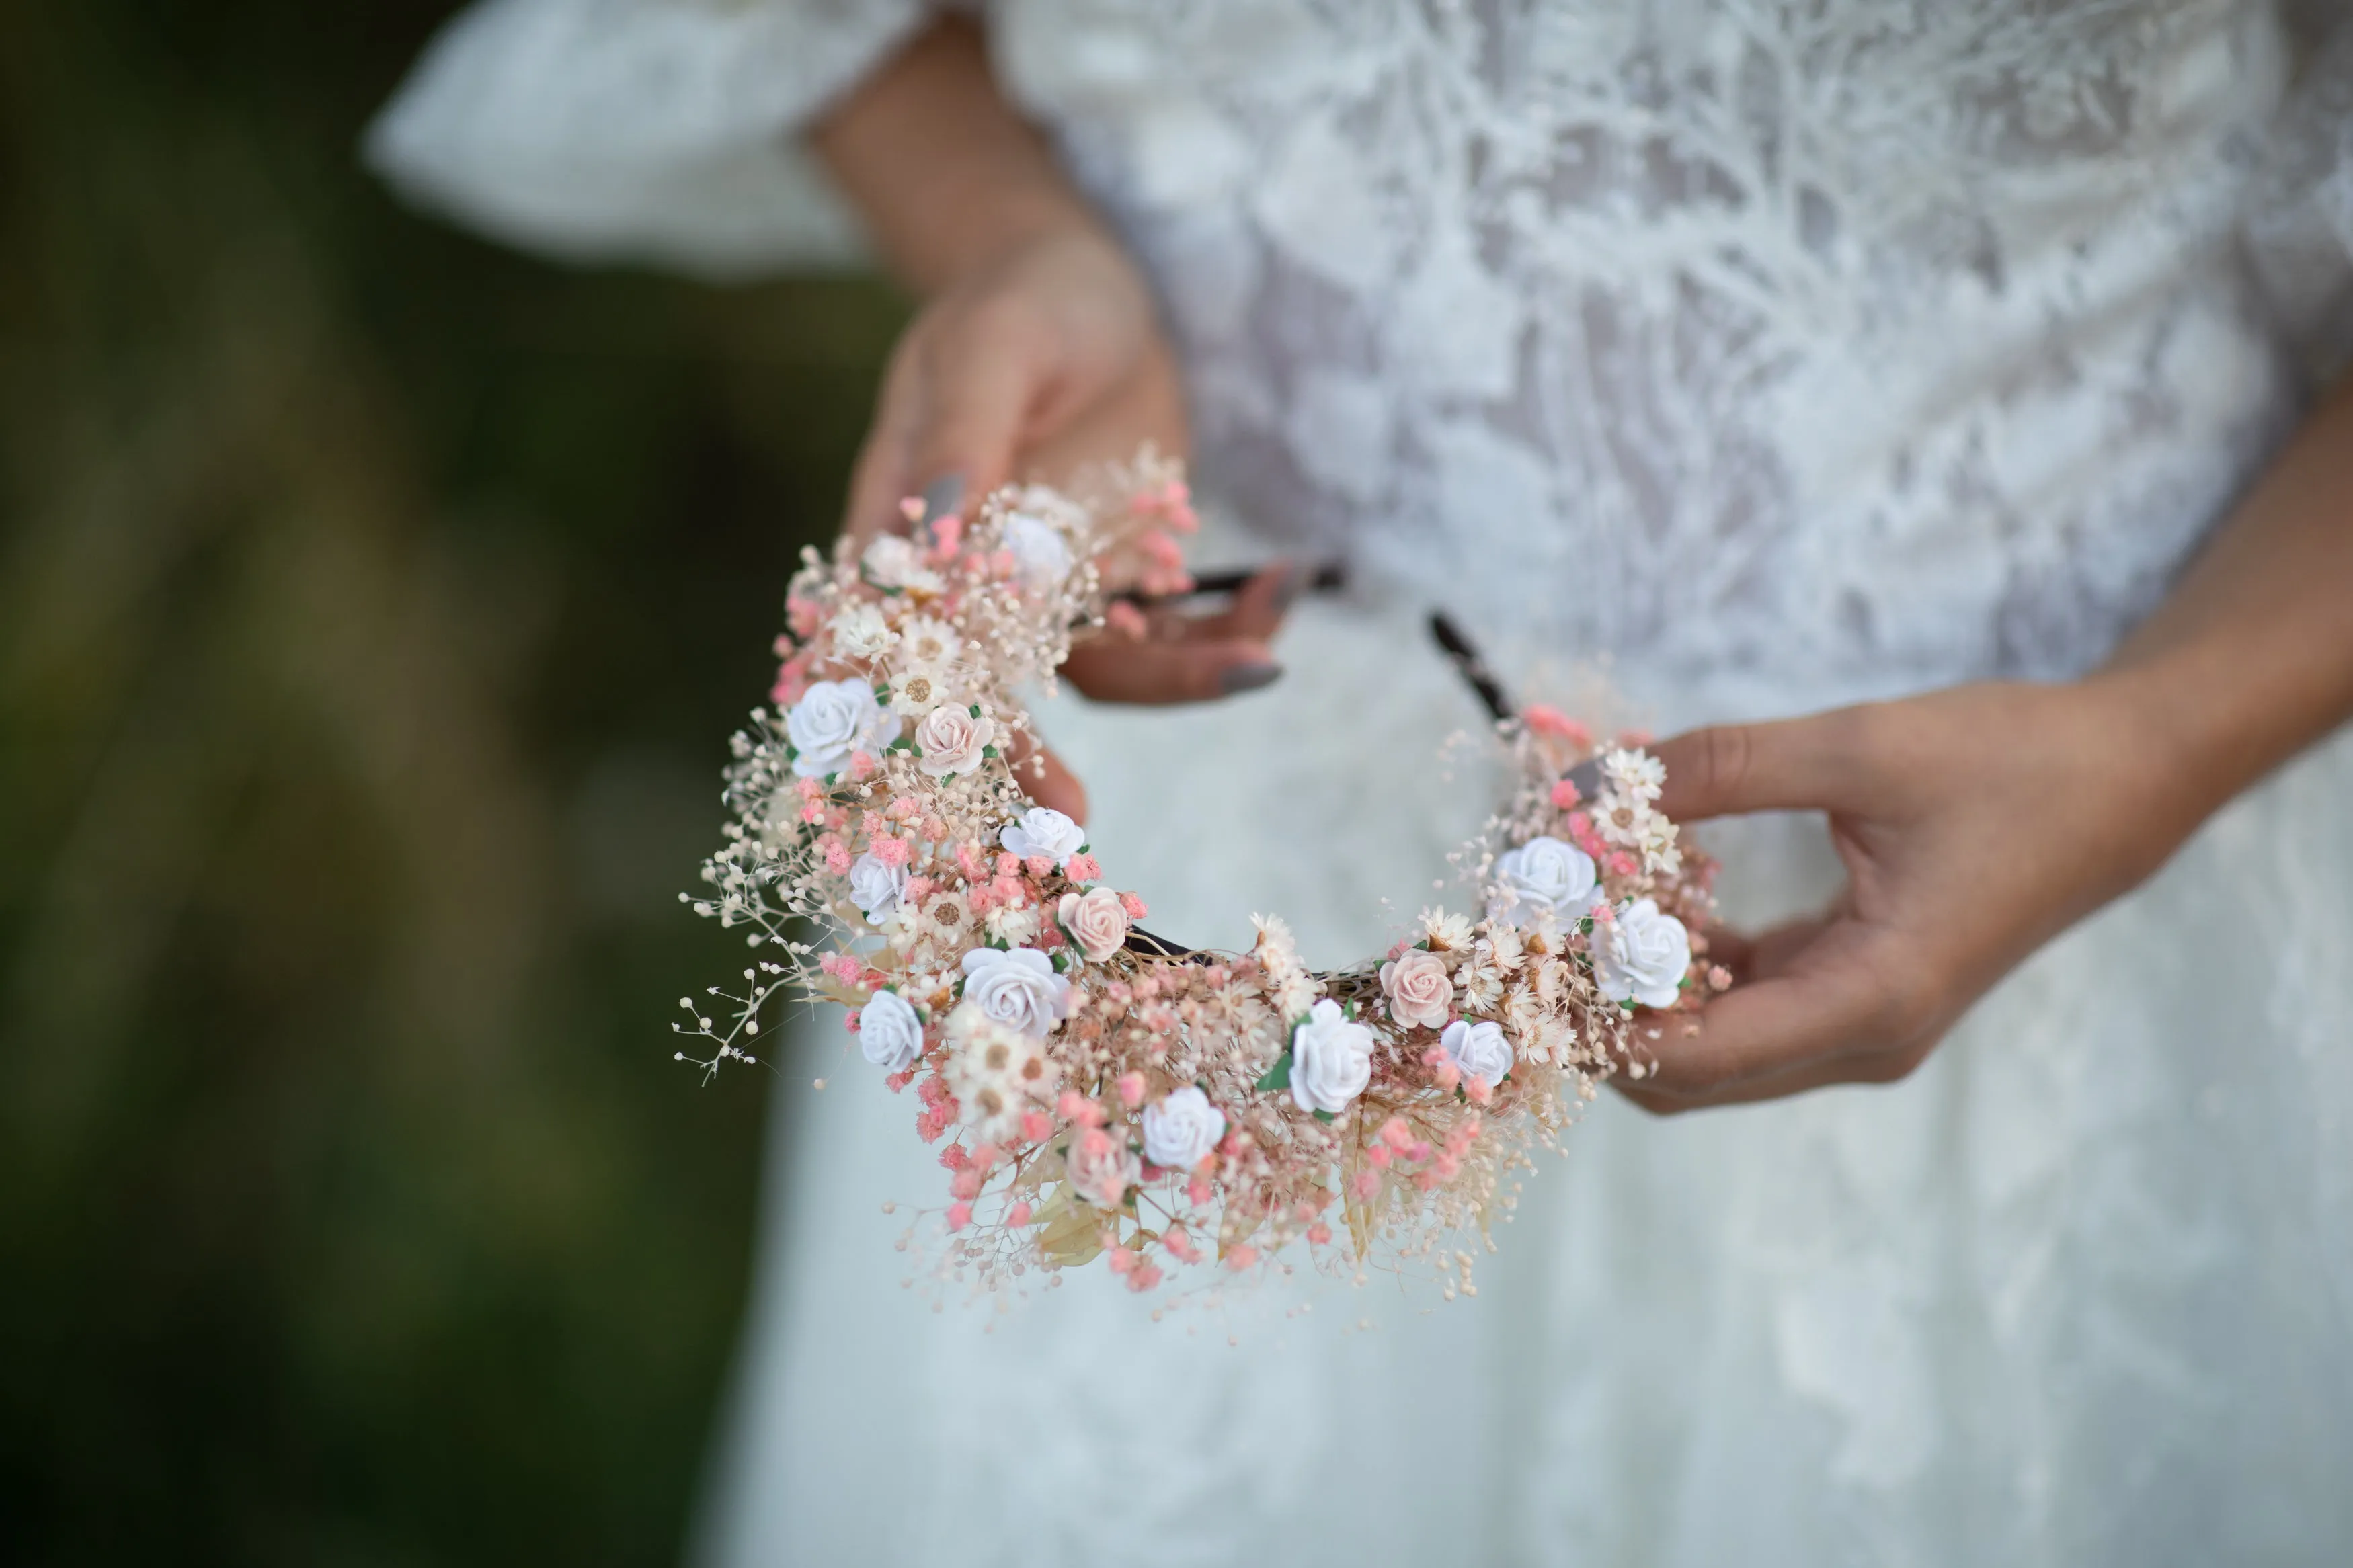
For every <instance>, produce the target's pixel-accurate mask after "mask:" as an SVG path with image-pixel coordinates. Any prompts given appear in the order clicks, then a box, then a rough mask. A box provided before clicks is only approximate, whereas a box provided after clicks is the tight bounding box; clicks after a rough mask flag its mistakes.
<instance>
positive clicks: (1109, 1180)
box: [1063, 1127, 1144, 1209]
mask: <svg viewBox="0 0 2353 1568" xmlns="http://www.w3.org/2000/svg"><path fill="white" fill-rule="evenodd" d="M1063 1163H1064V1165H1065V1166H1066V1167H1067V1168H1068V1169H1069V1171H1070V1175H1071V1186H1072V1187H1074V1188H1076V1189H1077V1191H1078V1194H1079V1196H1081V1197H1082V1198H1084V1199H1086V1200H1087V1202H1089V1203H1091V1204H1092V1205H1095V1207H1097V1208H1099V1209H1115V1208H1117V1207H1119V1204H1120V1200H1121V1199H1122V1198H1124V1197H1125V1196H1126V1195H1127V1189H1128V1188H1129V1187H1131V1186H1133V1185H1134V1184H1135V1180H1136V1178H1137V1177H1138V1176H1140V1175H1142V1174H1143V1173H1144V1170H1143V1166H1142V1165H1141V1164H1140V1163H1138V1162H1137V1160H1136V1158H1135V1155H1134V1152H1133V1151H1131V1150H1130V1149H1129V1148H1128V1146H1127V1141H1126V1139H1125V1138H1124V1137H1123V1136H1121V1135H1120V1134H1117V1133H1113V1132H1106V1131H1103V1129H1102V1128H1100V1127H1089V1128H1086V1129H1084V1130H1083V1131H1079V1132H1076V1133H1073V1134H1072V1135H1071V1152H1070V1153H1069V1155H1068V1156H1067V1157H1066V1158H1065V1159H1064V1161H1063Z"/></svg>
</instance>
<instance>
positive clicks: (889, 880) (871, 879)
mask: <svg viewBox="0 0 2353 1568" xmlns="http://www.w3.org/2000/svg"><path fill="white" fill-rule="evenodd" d="M906 889H907V868H905V867H904V866H893V865H891V864H889V863H888V862H886V861H885V860H884V859H883V858H882V857H881V856H880V855H877V854H875V853H874V852H873V851H872V850H871V849H870V850H868V851H867V852H866V853H865V854H863V855H860V857H859V858H857V860H856V861H855V862H854V863H852V865H851V866H850V868H849V896H850V898H851V899H853V900H856V901H857V904H858V907H859V909H860V910H862V911H863V912H864V913H865V916H866V919H867V920H868V921H869V922H870V923H872V924H876V925H880V924H881V921H882V917H883V916H884V915H887V914H889V913H890V912H891V911H892V910H895V909H897V908H898V907H899V895H900V894H902V893H903V892H905V891H906Z"/></svg>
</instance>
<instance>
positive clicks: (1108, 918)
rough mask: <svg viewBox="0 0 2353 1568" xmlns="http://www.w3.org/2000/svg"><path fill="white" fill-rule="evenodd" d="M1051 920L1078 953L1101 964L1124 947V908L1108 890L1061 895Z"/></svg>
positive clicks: (1125, 916)
mask: <svg viewBox="0 0 2353 1568" xmlns="http://www.w3.org/2000/svg"><path fill="white" fill-rule="evenodd" d="M1054 918H1055V919H1056V920H1058V921H1061V922H1062V929H1063V930H1064V931H1068V932H1070V933H1071V941H1072V942H1077V943H1078V944H1079V951H1080V952H1083V953H1085V954H1086V955H1087V957H1088V958H1089V959H1091V960H1092V961H1093V962H1094V963H1102V962H1103V960H1104V959H1106V958H1109V957H1110V956H1111V955H1112V954H1113V953H1114V952H1118V951H1119V950H1120V949H1121V948H1123V947H1124V946H1126V945H1127V905H1126V903H1125V902H1124V900H1122V899H1121V898H1120V896H1119V895H1118V894H1117V893H1115V892H1113V891H1112V890H1111V889H1109V888H1089V889H1087V890H1086V891H1085V892H1083V893H1064V894H1063V895H1062V898H1061V901H1060V903H1058V904H1056V905H1055V906H1054Z"/></svg>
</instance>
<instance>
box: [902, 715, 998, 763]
mask: <svg viewBox="0 0 2353 1568" xmlns="http://www.w3.org/2000/svg"><path fill="white" fill-rule="evenodd" d="M996 739H997V726H996V725H995V724H994V723H992V722H991V721H988V720H987V719H982V718H977V717H976V716H975V715H974V714H973V712H972V710H970V709H968V708H934V709H933V710H931V711H930V712H929V713H926V714H924V715H923V722H922V723H920V724H918V725H916V726H915V745H916V747H917V748H918V749H919V750H920V751H921V752H923V771H924V772H925V773H929V774H931V775H932V776H933V777H934V778H935V779H936V778H944V777H945V776H946V775H947V774H949V773H970V772H972V771H973V770H974V769H975V768H977V767H978V766H980V763H981V752H983V751H984V750H985V749H986V748H987V746H988V745H989V743H990V742H993V741H995V740H996Z"/></svg>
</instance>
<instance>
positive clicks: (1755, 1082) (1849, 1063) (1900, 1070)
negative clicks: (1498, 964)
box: [1610, 1041, 1934, 1116]
mask: <svg viewBox="0 0 2353 1568" xmlns="http://www.w3.org/2000/svg"><path fill="white" fill-rule="evenodd" d="M1933 1044H1934V1042H1933V1041H1931V1042H1922V1043H1915V1044H1914V1045H1911V1046H1908V1047H1904V1048H1902V1049H1898V1050H1886V1051H1867V1052H1860V1053H1856V1054H1853V1055H1850V1056H1842V1057H1836V1058H1831V1059H1828V1060H1825V1061H1820V1062H1813V1063H1810V1064H1808V1065H1806V1066H1804V1067H1799V1068H1790V1069H1789V1070H1788V1071H1786V1072H1779V1073H1772V1074H1767V1076H1765V1077H1763V1078H1756V1079H1744V1080H1742V1081H1741V1082H1740V1083H1738V1084H1736V1085H1734V1086H1732V1087H1730V1088H1726V1089H1717V1090H1715V1092H1713V1093H1708V1094H1669V1093H1665V1092H1662V1091H1658V1090H1654V1089H1651V1088H1650V1087H1649V1083H1648V1080H1647V1079H1641V1080H1637V1079H1627V1078H1624V1077H1622V1076H1621V1077H1619V1078H1615V1079H1611V1080H1610V1082H1611V1083H1613V1084H1615V1085H1616V1086H1617V1088H1618V1090H1619V1092H1620V1093H1621V1094H1623V1095H1624V1096H1625V1097H1626V1098H1627V1099H1628V1100H1632V1101H1633V1102H1634V1103H1635V1104H1637V1105H1639V1106H1641V1108H1642V1109H1643V1110H1647V1111H1649V1112H1651V1114H1652V1115H1654V1116H1676V1115H1680V1114H1682V1113H1683V1112H1684V1111H1686V1110H1713V1109H1715V1108H1716V1107H1718V1106H1725V1105H1752V1104H1755V1103H1756V1102H1757V1101H1758V1100H1787V1099H1788V1097H1789V1096H1791V1095H1793V1094H1803V1093H1805V1092H1806V1091H1807V1090H1808V1089H1835V1088H1839V1087H1841V1086H1849V1085H1855V1084H1890V1083H1899V1082H1901V1081H1902V1080H1903V1079H1906V1078H1909V1077H1910V1076H1911V1075H1912V1073H1913V1072H1914V1071H1915V1069H1916V1068H1918V1067H1919V1066H1920V1064H1921V1063H1922V1062H1924V1061H1926V1060H1927V1059H1928V1054H1929V1051H1930V1049H1931V1047H1932V1046H1933Z"/></svg>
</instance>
